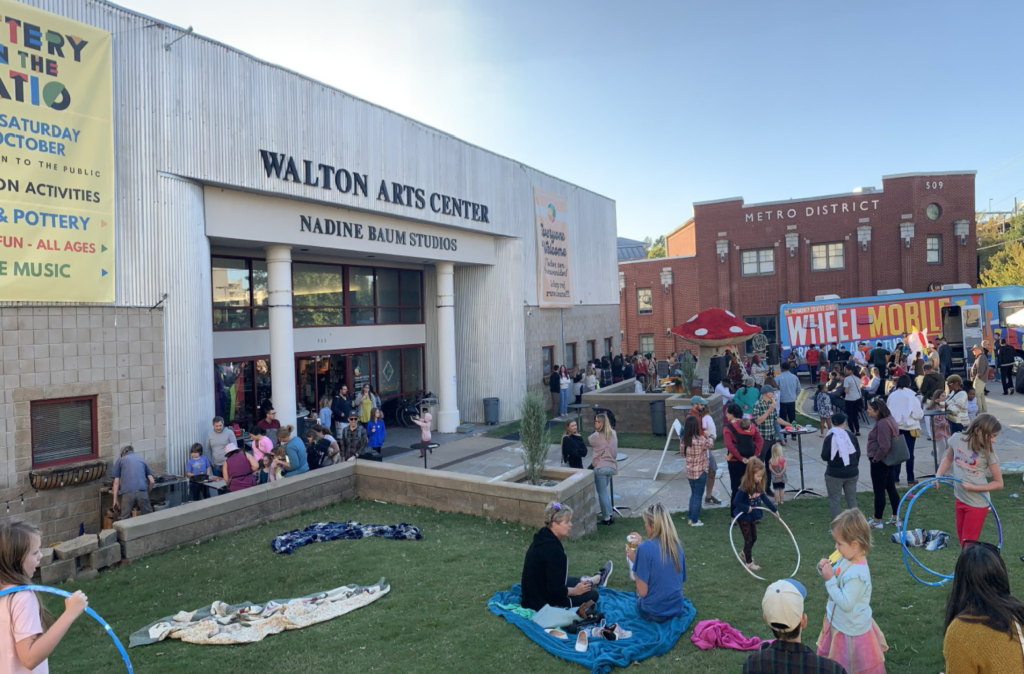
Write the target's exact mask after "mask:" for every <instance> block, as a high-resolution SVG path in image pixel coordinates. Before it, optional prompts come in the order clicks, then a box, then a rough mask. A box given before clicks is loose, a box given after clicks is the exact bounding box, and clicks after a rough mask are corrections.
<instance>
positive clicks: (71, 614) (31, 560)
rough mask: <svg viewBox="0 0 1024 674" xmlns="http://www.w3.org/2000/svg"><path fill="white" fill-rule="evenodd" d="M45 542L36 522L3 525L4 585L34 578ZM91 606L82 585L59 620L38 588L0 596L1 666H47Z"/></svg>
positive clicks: (18, 669)
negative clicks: (43, 599)
mask: <svg viewBox="0 0 1024 674" xmlns="http://www.w3.org/2000/svg"><path fill="white" fill-rule="evenodd" d="M41 542H42V540H41V537H40V535H39V529H38V528H36V526H35V525H34V524H30V523H28V522H6V523H3V524H0V590H3V589H6V588H8V587H14V586H18V585H29V584H30V583H31V582H32V574H34V573H35V572H36V568H37V567H38V566H39V560H40V558H41V554H40V552H39V546H40V544H41ZM88 606H89V599H88V598H87V597H86V596H85V595H84V594H83V593H82V591H81V590H79V591H78V592H75V593H74V594H72V595H71V596H69V597H68V598H67V599H65V600H64V613H63V614H62V615H61V616H60V618H57V620H56V621H54V620H53V619H52V616H50V614H49V613H48V612H47V611H46V609H44V608H43V607H42V604H41V603H40V602H39V598H38V597H37V596H36V594H35V592H15V593H13V594H8V595H5V596H3V597H0V671H3V672H7V673H10V674H32V672H46V671H48V666H47V662H46V659H47V658H48V657H50V654H51V653H53V649H54V648H56V647H57V644H59V643H60V640H61V639H63V638H64V635H65V634H66V633H67V631H68V629H69V628H70V627H71V623H73V622H75V620H77V619H78V616H80V615H82V613H84V612H85V610H86V608H88Z"/></svg>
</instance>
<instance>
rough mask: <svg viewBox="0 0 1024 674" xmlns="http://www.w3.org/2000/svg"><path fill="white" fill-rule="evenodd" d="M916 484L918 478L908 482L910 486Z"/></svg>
mask: <svg viewBox="0 0 1024 674" xmlns="http://www.w3.org/2000/svg"><path fill="white" fill-rule="evenodd" d="M915 484H917V480H910V481H908V482H907V486H908V487H913V486H914V485H915Z"/></svg>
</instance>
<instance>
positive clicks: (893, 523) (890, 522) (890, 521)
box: [879, 517, 899, 529]
mask: <svg viewBox="0 0 1024 674" xmlns="http://www.w3.org/2000/svg"><path fill="white" fill-rule="evenodd" d="M886 524H888V525H890V526H896V525H897V524H899V521H898V520H897V519H896V518H895V517H890V518H889V519H888V521H886ZM879 529H881V527H879Z"/></svg>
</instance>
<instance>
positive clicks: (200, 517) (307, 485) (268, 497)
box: [114, 461, 598, 560]
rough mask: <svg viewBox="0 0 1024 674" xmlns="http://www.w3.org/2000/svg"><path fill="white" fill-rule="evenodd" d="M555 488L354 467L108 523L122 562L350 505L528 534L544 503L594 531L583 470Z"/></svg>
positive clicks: (560, 475)
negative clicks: (425, 512) (561, 507)
mask: <svg viewBox="0 0 1024 674" xmlns="http://www.w3.org/2000/svg"><path fill="white" fill-rule="evenodd" d="M546 476H547V477H548V478H552V479H556V480H560V481H559V483H558V484H557V485H556V486H554V487H535V486H532V485H527V484H517V483H515V482H509V481H503V480H515V479H517V478H518V475H513V474H506V475H505V476H501V478H503V479H497V480H495V479H490V478H486V477H481V476H478V475H466V474H463V473H452V472H448V471H441V470H423V469H422V468H413V467H409V466H400V465H394V464H384V463H377V462H373V461H354V462H351V463H345V464H341V465H338V466H331V467H329V468H321V469H319V470H315V471H312V472H309V473H306V474H304V475H300V476H297V477H290V478H286V479H283V480H278V481H276V482H272V483H268V484H265V485H260V486H258V487H251V488H249V489H244V490H242V491H239V492H235V493H233V494H227V495H224V496H218V497H216V498H212V499H206V500H203V501H195V502H192V503H187V504H185V505H181V506H178V507H176V508H167V509H165V510H161V511H160V512H155V513H152V514H149V515H142V516H140V517H134V518H131V519H127V520H122V521H120V522H116V523H115V524H114V528H115V529H116V530H117V532H118V538H119V539H120V542H121V548H122V552H123V554H124V558H125V559H129V560H132V559H137V558H139V557H141V556H143V555H147V554H150V553H153V552H159V551H160V550H167V549H169V548H173V547H175V546H178V545H184V544H189V543H194V542H197V541H203V540H209V539H211V538H215V537H217V536H220V535H222V534H226V533H230V532H233V531H239V530H241V529H247V528H249V527H251V526H254V525H256V524H260V523H263V522H272V521H274V520H278V519H282V518H284V517H288V516H290V515H294V514H296V513H299V512H302V511H306V510H313V509H316V508H320V507H323V506H326V505H330V504H333V503H338V502H340V501H344V500H348V499H352V498H355V497H356V496H358V497H360V498H364V499H375V500H379V501H387V502H388V503H401V504H404V505H415V506H424V507H427V508H432V509H434V510H438V511H442V512H459V513H466V514H470V515H477V516H480V517H487V518H491V519H502V520H506V521H510V522H518V523H521V524H525V525H528V526H531V527H537V528H539V527H541V526H542V525H543V523H544V507H545V506H546V505H547V504H548V503H549V502H551V501H559V502H562V503H567V504H569V505H570V506H571V507H572V508H573V510H574V511H575V515H574V518H573V520H574V523H575V526H574V527H573V536H582V535H585V534H589V533H593V532H594V531H595V530H596V528H597V512H598V504H597V497H596V493H595V491H594V476H593V473H592V472H591V471H589V470H575V469H570V468H549V469H548V470H547V471H546Z"/></svg>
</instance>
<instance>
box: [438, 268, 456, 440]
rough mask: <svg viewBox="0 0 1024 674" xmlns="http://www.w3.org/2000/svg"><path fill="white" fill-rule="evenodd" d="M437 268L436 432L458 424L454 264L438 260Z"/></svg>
mask: <svg viewBox="0 0 1024 674" xmlns="http://www.w3.org/2000/svg"><path fill="white" fill-rule="evenodd" d="M436 267H437V354H438V367H437V370H438V378H439V379H440V386H439V387H438V391H437V402H438V408H439V410H438V413H437V430H438V432H439V433H454V432H455V429H456V427H458V425H459V420H460V419H459V401H458V393H457V390H456V379H455V377H456V374H455V265H453V264H452V263H451V262H438V263H437V264H436Z"/></svg>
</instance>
